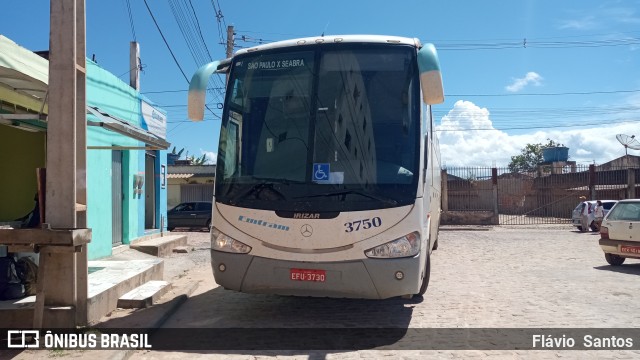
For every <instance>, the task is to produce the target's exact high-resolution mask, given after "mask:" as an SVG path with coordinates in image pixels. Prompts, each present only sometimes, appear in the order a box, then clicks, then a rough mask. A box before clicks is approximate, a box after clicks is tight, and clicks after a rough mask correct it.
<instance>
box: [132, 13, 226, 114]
mask: <svg viewBox="0 0 640 360" xmlns="http://www.w3.org/2000/svg"><path fill="white" fill-rule="evenodd" d="M143 1H144V5H145V6H146V7H147V10H148V11H149V15H151V19H153V23H154V24H155V25H156V29H158V32H159V33H160V36H161V37H162V40H163V41H164V44H165V45H166V46H167V49H168V50H169V53H171V57H172V58H173V61H174V62H175V63H176V65H177V66H178V69H180V73H182V76H184V79H185V80H186V81H187V84H188V83H189V78H187V75H186V74H185V73H184V70H182V66H180V63H179V62H178V59H176V56H175V55H174V53H173V50H171V46H169V43H168V42H167V39H166V38H165V37H164V34H163V33H162V29H160V25H158V22H157V21H156V18H155V16H153V12H152V11H151V8H150V7H149V4H148V3H147V0H143ZM205 107H206V108H207V110H209V112H211V114H213V116H217V117H220V116H219V115H217V114H215V113H214V112H213V111H211V109H209V107H208V106H206V105H205Z"/></svg>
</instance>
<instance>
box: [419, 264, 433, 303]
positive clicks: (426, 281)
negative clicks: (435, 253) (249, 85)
mask: <svg viewBox="0 0 640 360" xmlns="http://www.w3.org/2000/svg"><path fill="white" fill-rule="evenodd" d="M430 275H431V258H430V256H429V254H427V265H426V266H425V269H424V277H423V278H422V285H421V286H420V292H419V293H418V295H419V296H422V295H424V293H426V292H427V287H428V286H429V276H430Z"/></svg>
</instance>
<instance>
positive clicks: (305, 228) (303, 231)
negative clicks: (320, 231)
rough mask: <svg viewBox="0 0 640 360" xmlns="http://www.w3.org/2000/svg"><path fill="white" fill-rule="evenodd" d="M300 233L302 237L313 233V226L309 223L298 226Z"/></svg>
mask: <svg viewBox="0 0 640 360" xmlns="http://www.w3.org/2000/svg"><path fill="white" fill-rule="evenodd" d="M300 233H301V234H302V236H304V237H309V236H311V235H313V228H312V227H311V225H309V224H304V225H302V227H301V228H300Z"/></svg>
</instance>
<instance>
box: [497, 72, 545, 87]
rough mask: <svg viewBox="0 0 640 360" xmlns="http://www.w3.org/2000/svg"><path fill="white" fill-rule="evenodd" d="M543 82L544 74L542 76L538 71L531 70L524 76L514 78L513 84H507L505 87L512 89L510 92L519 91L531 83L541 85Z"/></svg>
mask: <svg viewBox="0 0 640 360" xmlns="http://www.w3.org/2000/svg"><path fill="white" fill-rule="evenodd" d="M541 82H542V76H540V75H539V74H538V73H535V72H533V71H530V72H528V73H527V75H525V76H524V77H523V78H520V79H514V80H513V83H512V84H511V85H507V86H506V87H505V89H507V91H510V92H518V91H520V90H522V89H524V87H525V86H527V85H529V84H533V85H535V86H540V83H541Z"/></svg>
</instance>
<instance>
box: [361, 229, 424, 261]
mask: <svg viewBox="0 0 640 360" xmlns="http://www.w3.org/2000/svg"><path fill="white" fill-rule="evenodd" d="M418 252H420V234H419V233H418V232H412V233H411V234H407V235H405V236H403V237H401V238H399V239H395V240H393V241H389V242H388V243H385V244H382V245H379V246H376V247H374V248H371V249H369V250H367V251H365V252H364V254H365V255H366V256H367V257H370V258H400V257H409V256H414V255H416V254H417V253H418Z"/></svg>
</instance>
